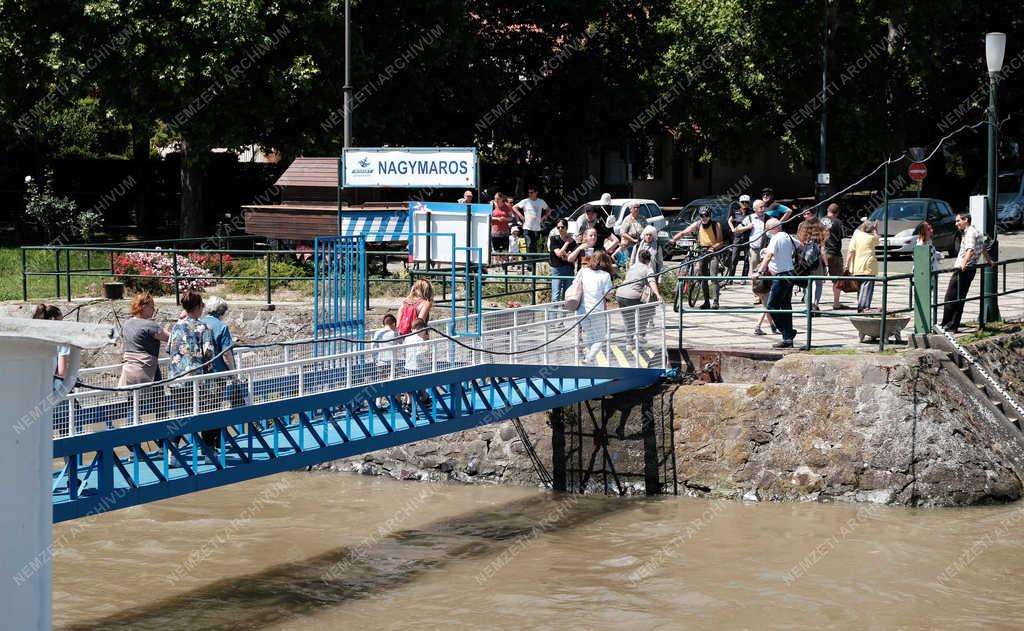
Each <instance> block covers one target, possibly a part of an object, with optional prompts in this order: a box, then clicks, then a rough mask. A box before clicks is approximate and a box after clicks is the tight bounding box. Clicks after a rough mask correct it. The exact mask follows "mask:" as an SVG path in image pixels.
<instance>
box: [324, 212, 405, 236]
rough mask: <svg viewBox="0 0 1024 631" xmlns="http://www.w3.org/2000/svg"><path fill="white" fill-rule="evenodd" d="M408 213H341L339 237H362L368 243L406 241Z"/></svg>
mask: <svg viewBox="0 0 1024 631" xmlns="http://www.w3.org/2000/svg"><path fill="white" fill-rule="evenodd" d="M408 222H409V213H408V212H404V211H394V210H384V211H375V212H342V213H341V236H343V237H355V236H362V237H364V238H365V239H366V241H367V242H370V241H408V240H409V233H408Z"/></svg>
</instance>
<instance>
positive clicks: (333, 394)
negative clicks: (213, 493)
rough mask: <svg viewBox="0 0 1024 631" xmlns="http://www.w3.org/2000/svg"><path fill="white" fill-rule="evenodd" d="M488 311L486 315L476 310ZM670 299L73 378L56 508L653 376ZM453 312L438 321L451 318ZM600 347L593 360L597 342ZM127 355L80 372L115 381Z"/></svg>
mask: <svg viewBox="0 0 1024 631" xmlns="http://www.w3.org/2000/svg"><path fill="white" fill-rule="evenodd" d="M470 317H472V318H477V316H476V315H473V316H470ZM665 318H666V312H665V308H664V305H662V304H645V305H638V306H635V307H629V308H625V309H613V310H608V311H605V312H603V313H594V314H590V315H589V316H582V315H578V314H575V313H572V314H569V313H567V312H566V311H565V310H564V309H563V308H562V305H561V304H548V305H536V306H530V307H522V308H517V309H508V310H502V311H492V312H487V313H485V314H483V317H482V326H481V329H480V334H479V335H478V336H473V337H465V338H451V337H445V336H438V335H436V334H433V335H432V338H431V339H428V340H421V341H420V342H419V343H418V344H403V345H393V346H377V347H374V346H373V344H372V343H370V342H369V341H367V342H364V343H361V344H357V346H360V347H361V348H360V349H359V350H355V351H351V352H345V353H337V354H331V355H324V354H323V353H322V352H321V353H320V354H317V342H314V341H312V340H307V341H300V342H294V343H284V344H271V345H264V346H261V347H255V346H251V347H246V348H240V349H239V351H240V352H239V353H238V354H237V358H238V364H237V365H238V366H239V367H238V368H237V369H236V370H233V371H230V372H220V373H213V374H203V375H195V376H187V377H183V378H180V379H178V380H175V381H173V382H171V383H167V384H159V385H146V386H143V387H134V388H131V389H124V390H121V389H118V390H96V389H88V388H84V387H79V388H77V389H76V390H75V391H74V392H72V393H71V394H70V395H69V396H68V398H67V401H66V403H64V404H63V405H62V406H61V407H59V408H58V410H57V413H56V414H55V419H54V447H53V456H54V474H53V519H54V521H55V522H59V521H65V520H69V519H74V518H77V517H82V516H86V515H90V514H95V513H98V512H103V511H109V510H115V509H118V508H125V507H128V506H133V505H137V504H143V503H146V502H151V501H155V500H160V499H164V498H169V497H174V496H178V495H183V494H186V493H191V492H195V491H199V490H203V489H207V488H213V487H217V486H222V485H225V484H231V483H234V482H239V481H242V480H248V479H252V478H256V477H260V476H264V475H270V474H273V473H278V472H281V471H286V470H290V469H295V468H299V467H304V466H308V465H313V464H318V463H322V462H326V461H329V460H334V459H338V458H346V457H350V456H355V455H359V454H362V453H366V452H371V451H375V450H378V449H383V448H387V447H393V446H396V445H402V444H407V443H411V442H415V441H419V440H423V439H426V438H433V437H437V436H442V435H445V434H449V433H453V432H458V431H462V430H465V429H469V428H472V427H476V426H480V425H485V424H489V423H495V422H498V421H503V420H507V419H510V418H514V417H517V416H524V415H526V414H531V413H535V412H540V411H544V410H548V409H553V408H556V407H562V406H568V405H572V404H574V403H578V402H580V401H584V400H589V399H594V398H599V397H602V396H605V395H609V394H614V393H618V392H624V391H628V390H633V389H636V388H641V387H644V386H647V385H650V384H652V383H655V382H657V381H658V380H659V379H660V378H661V377H662V376H663V375H664V371H665V369H666V368H667V367H668V363H667V356H666V347H665V340H664V335H663V331H664V328H665ZM450 324H451V322H450V321H438V322H432V323H431V328H432V329H433V330H435V331H447V330H448V329H449V328H450ZM595 339H596V340H598V341H599V342H600V344H601V349H600V352H599V353H597V356H596V358H595V359H593V360H592V361H591V362H587V361H585V360H586V347H585V344H586V343H588V342H593V341H594V340H595ZM119 368H120V367H119V366H108V367H100V368H95V369H90V370H85V371H82V373H81V374H80V382H81V383H83V384H91V385H95V386H107V387H111V386H114V385H116V380H117V375H118V373H119Z"/></svg>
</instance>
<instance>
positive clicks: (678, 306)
mask: <svg viewBox="0 0 1024 631" xmlns="http://www.w3.org/2000/svg"><path fill="white" fill-rule="evenodd" d="M696 244H697V241H696V240H695V239H682V240H680V241H679V242H678V243H677V244H676V248H677V249H679V250H682V253H683V262H682V263H681V264H680V265H679V273H678V275H677V276H676V279H677V280H676V295H675V299H674V300H673V301H672V309H673V310H674V311H675V312H676V313H679V312H680V311H681V310H682V306H683V298H684V297H685V298H686V303H687V304H688V305H690V308H691V309H692V308H693V307H695V306H697V299H698V298H699V297H700V296H699V292H700V283H698V282H697V281H695V280H692V279H691V278H690V277H691V276H695V275H696V272H697V265H698V263H697V260H698V259H699V258H700V257H701V256H702V255H703V254H704V253H705V252H706V251H707V248H698V247H696ZM679 279H683V280H682V281H680V280H679Z"/></svg>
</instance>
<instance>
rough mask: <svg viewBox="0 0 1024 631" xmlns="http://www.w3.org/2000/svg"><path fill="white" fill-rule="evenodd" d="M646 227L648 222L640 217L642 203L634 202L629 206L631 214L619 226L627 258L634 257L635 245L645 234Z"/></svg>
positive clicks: (622, 246)
mask: <svg viewBox="0 0 1024 631" xmlns="http://www.w3.org/2000/svg"><path fill="white" fill-rule="evenodd" d="M645 227H646V224H645V223H644V221H643V219H641V218H640V204H638V203H636V202H634V203H633V205H632V206H630V207H629V214H628V215H626V218H625V219H623V220H622V224H621V225H620V226H619V240H620V245H621V248H622V250H623V251H624V252H625V253H626V257H627V258H632V256H633V250H634V246H636V244H638V243H639V242H640V235H641V234H643V231H644V228H645Z"/></svg>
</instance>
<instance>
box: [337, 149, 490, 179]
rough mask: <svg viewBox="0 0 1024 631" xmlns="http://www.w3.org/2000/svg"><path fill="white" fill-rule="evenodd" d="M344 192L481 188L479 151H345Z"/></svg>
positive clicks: (342, 175) (343, 168)
mask: <svg viewBox="0 0 1024 631" xmlns="http://www.w3.org/2000/svg"><path fill="white" fill-rule="evenodd" d="M342 163H343V164H342V169H341V185H342V186H343V187H344V188H382V187H386V188H473V189H475V188H479V186H478V185H477V182H478V177H477V176H478V171H479V169H478V167H479V165H478V163H477V155H476V148H473V147H403V148H389V147H385V148H371V149H351V148H350V149H345V151H344V154H343V155H342Z"/></svg>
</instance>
